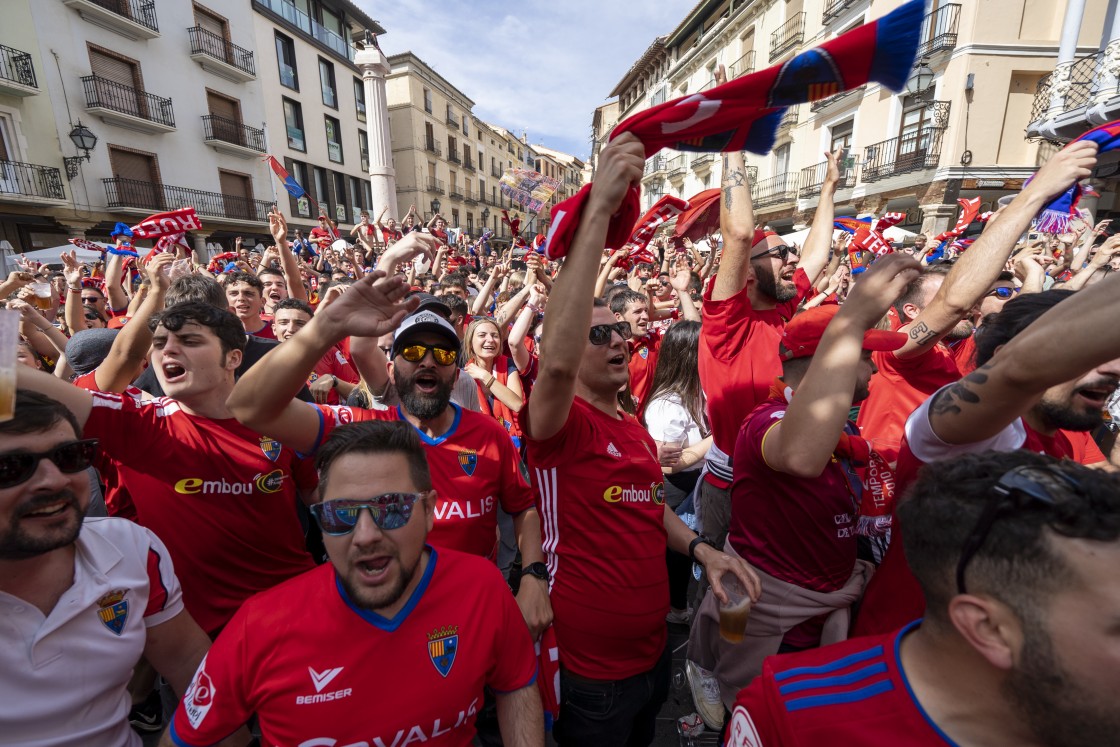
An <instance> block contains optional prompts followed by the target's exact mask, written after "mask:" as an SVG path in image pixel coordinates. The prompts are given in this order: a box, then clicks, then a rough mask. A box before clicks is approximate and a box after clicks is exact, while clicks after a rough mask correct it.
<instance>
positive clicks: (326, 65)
mask: <svg viewBox="0 0 1120 747" xmlns="http://www.w3.org/2000/svg"><path fill="white" fill-rule="evenodd" d="M319 87H320V88H321V89H322V91H323V103H324V104H325V105H327V106H329V107H330V108H332V109H337V108H338V88H337V87H336V86H335V83H334V65H333V64H331V63H330V62H327V61H326V60H324V59H323V58H322V57H320V58H319Z"/></svg>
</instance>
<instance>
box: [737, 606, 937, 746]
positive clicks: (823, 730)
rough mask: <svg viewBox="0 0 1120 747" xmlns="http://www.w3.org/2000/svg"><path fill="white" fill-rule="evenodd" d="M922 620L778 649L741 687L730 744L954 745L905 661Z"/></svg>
mask: <svg viewBox="0 0 1120 747" xmlns="http://www.w3.org/2000/svg"><path fill="white" fill-rule="evenodd" d="M916 625H917V623H915V624H914V625H911V626H909V627H907V628H904V629H903V630H899V631H896V632H892V633H888V634H886V635H882V636H874V637H869V638H853V639H851V640H847V641H844V642H842V643H837V644H834V645H832V646H825V647H823V648H817V649H811V650H809V651H802V652H799V653H796V654H787V655H785V656H771V657H769V658H768V659H766V661H765V662H763V664H762V674H761V675H760V676H759V677H757V678H756V679H755V680H754V681H753V682H752V683H751V684H750V685H748V686H747V687H745V688H743V689H742V690H741V691H740V692H739V696H738V697H737V698H736V700H735V709H734V710H733V711H732V713H731V723H730V725H729V726H728V730H727V741H726V742H725V743H724V744H725V745H727V747H801V746H802V745H828V746H829V747H897V745H903V744H904V745H907V747H924V746H925V745H928V746H929V747H947V746H948V745H952V744H953V742H952V740H950V739H949V738H948V737H947V736H946V735H945V733H944V732H943V731H941V729H939V728H938V726H937V724H935V723H934V722H933V721H932V720H931V719H930V717H929V715H928V714H927V713H926V712H925V710H924V709H923V708H922V704H921V703H919V702H918V701H917V699H916V698H915V697H914V693H913V691H912V690H911V689H910V682H909V680H908V679H907V677H906V672H905V671H904V670H903V668H902V663H901V661H899V655H898V651H899V646H900V644H901V642H902V639H903V637H904V636H905V635H906V634H907V633H908V632H910V630H911V629H912V628H913V627H914V626H916Z"/></svg>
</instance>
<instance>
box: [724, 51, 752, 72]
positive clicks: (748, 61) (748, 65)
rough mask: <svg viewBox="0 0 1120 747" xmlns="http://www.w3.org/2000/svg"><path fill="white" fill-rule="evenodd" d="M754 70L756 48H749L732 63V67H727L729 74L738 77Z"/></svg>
mask: <svg viewBox="0 0 1120 747" xmlns="http://www.w3.org/2000/svg"><path fill="white" fill-rule="evenodd" d="M753 72H754V50H753V49H752V50H749V51H748V52H747V53H746V54H744V55H743V56H742V57H740V58H739V59H737V60H735V61H734V62H732V63H731V67H729V68H727V74H728V75H730V76H731V77H732V78H738V77H739V76H740V75H746V74H747V73H753Z"/></svg>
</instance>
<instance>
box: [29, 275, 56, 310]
mask: <svg viewBox="0 0 1120 747" xmlns="http://www.w3.org/2000/svg"><path fill="white" fill-rule="evenodd" d="M31 292H32V293H34V294H35V295H34V297H33V298H32V302H33V304H34V306H35V308H37V309H39V310H40V311H47V310H48V309H50V307H51V284H50V283H44V282H34V283H32V284H31Z"/></svg>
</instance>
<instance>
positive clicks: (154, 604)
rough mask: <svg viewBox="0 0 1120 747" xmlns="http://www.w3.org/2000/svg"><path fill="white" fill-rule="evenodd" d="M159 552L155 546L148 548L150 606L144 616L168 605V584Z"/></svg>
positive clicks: (161, 609)
mask: <svg viewBox="0 0 1120 747" xmlns="http://www.w3.org/2000/svg"><path fill="white" fill-rule="evenodd" d="M161 561H162V558H160V556H159V553H158V552H156V551H155V549H154V548H151V547H149V548H148V589H149V590H148V607H147V608H146V609H145V610H144V617H148V616H149V615H154V614H155V613H157V612H162V611H163V610H164V608H165V607H167V598H168V596H169V594H168V591H167V584H165V583H164V582H163V574H162V573H161V572H160V562H161Z"/></svg>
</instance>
